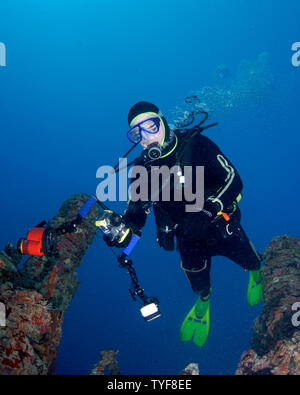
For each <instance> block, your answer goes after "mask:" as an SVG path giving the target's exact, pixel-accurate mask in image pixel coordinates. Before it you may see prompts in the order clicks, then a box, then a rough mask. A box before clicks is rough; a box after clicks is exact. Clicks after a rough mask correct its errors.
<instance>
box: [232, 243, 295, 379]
mask: <svg viewBox="0 0 300 395" xmlns="http://www.w3.org/2000/svg"><path fill="white" fill-rule="evenodd" d="M264 259H265V263H266V265H265V267H264V268H263V276H264V284H263V293H264V308H263V311H262V314H261V316H260V317H258V318H257V319H256V320H255V323H254V335H253V338H252V344H251V347H252V348H251V349H250V350H249V351H247V352H245V353H244V354H243V355H242V358H241V361H240V363H239V366H238V369H237V372H236V373H237V374H238V375H241V374H269V375H298V374H300V326H296V325H295V324H293V320H292V317H293V314H295V311H293V309H292V306H293V305H294V303H296V302H300V239H297V238H295V237H288V236H280V237H275V238H274V239H273V240H272V241H271V243H270V244H269V246H268V248H267V249H266V251H265V252H264Z"/></svg>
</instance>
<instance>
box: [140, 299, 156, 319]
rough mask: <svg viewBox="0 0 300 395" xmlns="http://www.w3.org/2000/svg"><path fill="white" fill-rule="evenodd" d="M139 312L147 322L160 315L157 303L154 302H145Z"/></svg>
mask: <svg viewBox="0 0 300 395" xmlns="http://www.w3.org/2000/svg"><path fill="white" fill-rule="evenodd" d="M140 312H141V314H142V316H143V318H144V320H145V321H147V322H149V321H152V320H154V319H155V318H158V317H160V316H161V313H160V311H159V308H158V305H157V304H156V303H154V302H151V303H148V304H145V305H144V306H143V307H142V308H141V309H140Z"/></svg>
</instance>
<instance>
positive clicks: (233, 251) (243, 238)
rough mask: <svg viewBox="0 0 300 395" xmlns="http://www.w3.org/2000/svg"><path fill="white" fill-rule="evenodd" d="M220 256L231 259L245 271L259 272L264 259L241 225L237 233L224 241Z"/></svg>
mask: <svg viewBox="0 0 300 395" xmlns="http://www.w3.org/2000/svg"><path fill="white" fill-rule="evenodd" d="M220 255H224V256H226V257H227V258H229V259H231V260H232V261H234V262H235V263H237V264H238V265H240V266H241V267H242V268H244V269H245V270H253V271H256V270H259V269H260V268H261V262H262V257H261V255H260V254H259V253H258V252H257V251H256V249H255V248H254V246H253V244H252V243H251V241H250V240H249V239H248V237H247V235H246V233H245V231H244V229H243V228H242V226H241V225H239V227H238V229H237V231H236V232H235V233H234V234H233V235H232V236H230V237H229V238H228V239H227V240H226V241H224V243H223V246H222V251H221V252H220Z"/></svg>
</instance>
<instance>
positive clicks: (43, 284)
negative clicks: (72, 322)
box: [0, 194, 99, 375]
mask: <svg viewBox="0 0 300 395" xmlns="http://www.w3.org/2000/svg"><path fill="white" fill-rule="evenodd" d="M88 198H89V197H88V196H87V195H84V194H81V195H73V196H71V197H70V199H68V200H67V201H65V202H64V203H63V205H62V207H61V208H60V210H59V212H58V214H57V215H56V216H55V217H54V218H53V219H52V220H51V221H49V226H51V227H52V228H55V229H56V228H58V227H59V226H60V225H61V224H63V223H65V222H68V221H72V220H74V218H76V216H77V213H78V211H79V210H80V208H81V207H82V206H83V205H84V203H85V202H86V201H87V200H88ZM98 215H99V208H98V207H97V206H96V205H95V206H94V207H93V208H92V210H91V211H90V213H89V214H88V215H87V216H86V218H85V219H84V221H83V222H82V224H80V226H78V229H77V230H76V232H74V233H66V234H64V235H61V236H59V237H58V238H57V244H56V248H57V254H56V255H55V256H51V257H48V258H47V257H45V256H42V257H38V256H30V257H29V258H28V259H27V260H26V261H25V262H24V264H23V265H22V268H19V267H18V266H20V262H21V259H22V256H21V254H19V252H18V251H17V250H16V248H15V247H14V246H13V245H11V244H7V245H6V246H5V249H4V250H3V251H1V252H0V303H2V306H3V305H4V306H5V320H6V322H5V326H2V327H1V328H0V374H2V375H12V374H14V375H25V374H27V375H28V374H39V375H48V374H54V373H55V361H56V357H57V353H58V346H59V343H60V338H61V326H62V322H63V317H64V313H65V311H66V310H67V308H68V306H69V304H70V302H71V300H72V298H73V296H74V294H75V292H76V290H77V287H78V279H77V278H76V269H77V267H78V266H80V264H81V262H82V258H83V256H84V254H85V251H86V250H87V248H88V247H89V245H90V244H91V242H92V240H93V238H94V236H95V232H96V227H95V219H96V217H97V216H98Z"/></svg>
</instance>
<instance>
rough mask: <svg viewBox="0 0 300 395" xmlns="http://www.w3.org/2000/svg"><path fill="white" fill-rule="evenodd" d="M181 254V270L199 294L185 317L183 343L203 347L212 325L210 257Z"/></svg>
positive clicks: (181, 252) (181, 330) (182, 329)
mask: <svg viewBox="0 0 300 395" xmlns="http://www.w3.org/2000/svg"><path fill="white" fill-rule="evenodd" d="M180 254H181V259H182V261H181V268H182V269H183V270H184V272H185V274H186V276H187V278H188V280H189V282H190V285H191V287H192V289H193V291H194V292H195V293H196V294H199V297H198V299H197V300H196V303H195V304H194V305H193V307H192V308H191V310H190V311H189V313H188V314H187V316H186V317H185V319H184V321H183V323H182V325H181V328H180V339H181V341H184V342H185V341H189V340H191V339H193V342H194V343H195V344H196V345H197V346H199V347H202V346H203V345H204V344H205V342H206V339H207V336H208V333H209V325H210V308H209V307H210V295H211V290H210V267H211V258H210V257H199V256H197V255H193V254H191V253H190V252H189V253H185V252H184V251H180Z"/></svg>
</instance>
